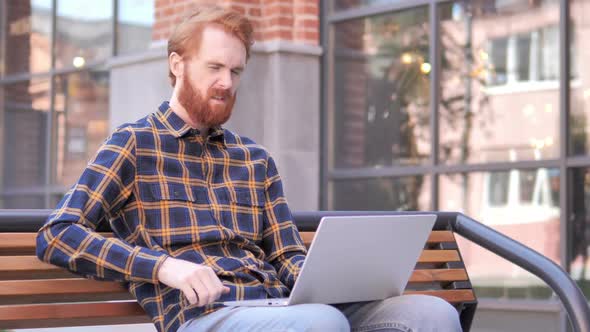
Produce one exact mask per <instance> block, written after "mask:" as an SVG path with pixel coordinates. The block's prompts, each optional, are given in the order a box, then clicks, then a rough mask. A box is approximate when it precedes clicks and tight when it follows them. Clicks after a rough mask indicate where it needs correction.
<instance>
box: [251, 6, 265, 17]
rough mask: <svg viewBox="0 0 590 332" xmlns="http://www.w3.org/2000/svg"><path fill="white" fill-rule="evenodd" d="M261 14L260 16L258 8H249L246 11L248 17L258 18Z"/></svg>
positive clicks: (260, 12)
mask: <svg viewBox="0 0 590 332" xmlns="http://www.w3.org/2000/svg"><path fill="white" fill-rule="evenodd" d="M261 14H262V11H261V10H260V8H250V9H249V10H248V15H250V16H254V17H260V16H261Z"/></svg>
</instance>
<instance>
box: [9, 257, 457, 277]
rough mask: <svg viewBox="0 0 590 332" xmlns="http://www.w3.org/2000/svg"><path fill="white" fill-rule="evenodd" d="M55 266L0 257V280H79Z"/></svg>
mask: <svg viewBox="0 0 590 332" xmlns="http://www.w3.org/2000/svg"><path fill="white" fill-rule="evenodd" d="M79 277H80V276H77V275H75V274H73V273H70V272H68V271H66V270H64V269H62V268H60V267H57V266H55V265H51V264H47V263H45V262H42V261H40V260H39V259H38V258H37V257H36V256H4V257H1V256H0V280H15V279H16V280H26V279H28V280H32V279H55V278H59V279H64V278H79ZM464 280H468V278H467V273H466V272H465V270H464V269H417V270H414V272H413V273H412V276H411V277H410V281H409V282H431V281H464Z"/></svg>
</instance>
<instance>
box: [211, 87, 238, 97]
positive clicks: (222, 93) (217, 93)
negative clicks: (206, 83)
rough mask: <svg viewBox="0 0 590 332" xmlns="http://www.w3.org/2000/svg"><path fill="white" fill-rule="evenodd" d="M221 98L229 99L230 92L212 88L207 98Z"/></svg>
mask: <svg viewBox="0 0 590 332" xmlns="http://www.w3.org/2000/svg"><path fill="white" fill-rule="evenodd" d="M213 96H216V97H223V99H229V98H231V97H232V93H231V90H227V89H219V88H212V89H210V90H209V93H208V96H207V97H213Z"/></svg>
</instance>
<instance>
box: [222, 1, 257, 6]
mask: <svg viewBox="0 0 590 332" xmlns="http://www.w3.org/2000/svg"><path fill="white" fill-rule="evenodd" d="M229 3H231V4H238V3H239V4H246V5H259V4H260V0H229Z"/></svg>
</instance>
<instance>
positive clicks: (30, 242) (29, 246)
mask: <svg viewBox="0 0 590 332" xmlns="http://www.w3.org/2000/svg"><path fill="white" fill-rule="evenodd" d="M99 234H100V235H102V236H104V237H113V233H99ZM36 238H37V233H0V255H34V254H35V247H36V245H37V244H36Z"/></svg>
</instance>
